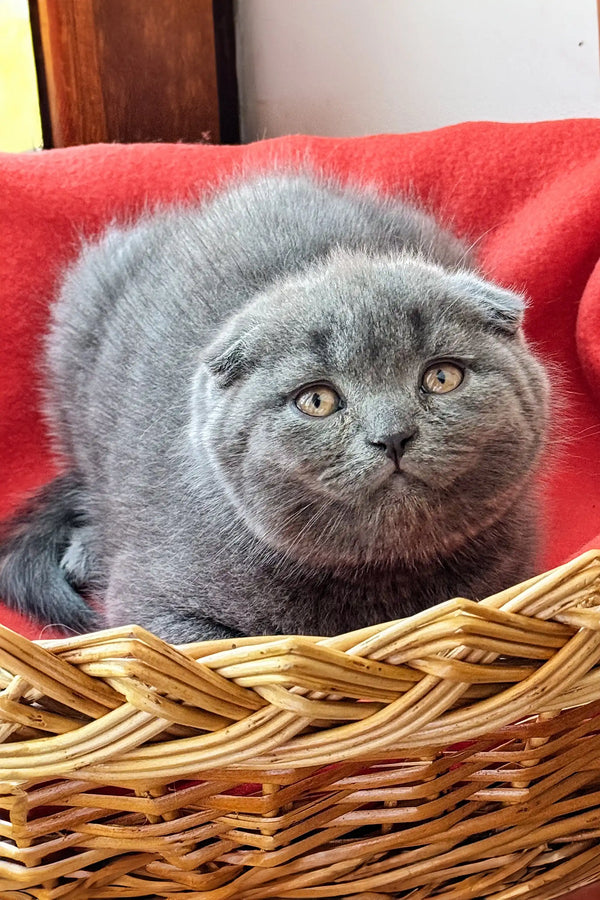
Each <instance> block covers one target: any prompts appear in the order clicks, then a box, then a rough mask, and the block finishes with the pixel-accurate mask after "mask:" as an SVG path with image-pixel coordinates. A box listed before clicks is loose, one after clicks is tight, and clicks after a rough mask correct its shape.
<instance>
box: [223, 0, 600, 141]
mask: <svg viewBox="0 0 600 900" xmlns="http://www.w3.org/2000/svg"><path fill="white" fill-rule="evenodd" d="M236 19H237V53H238V78H239V85H240V101H241V114H242V135H243V139H244V140H246V141H249V140H255V139H257V138H262V137H275V136H277V135H280V134H286V133H298V132H305V133H313V134H323V135H358V134H367V133H373V132H386V131H387V132H394V131H395V132H406V131H422V130H425V129H429V128H437V127H439V126H442V125H449V124H452V123H455V122H460V121H465V120H469V119H496V120H499V121H531V120H536V119H557V118H565V117H571V116H600V76H599V59H598V22H597V11H596V0H237V10H236Z"/></svg>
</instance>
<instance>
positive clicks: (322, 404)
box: [294, 384, 342, 418]
mask: <svg viewBox="0 0 600 900" xmlns="http://www.w3.org/2000/svg"><path fill="white" fill-rule="evenodd" d="M294 402H295V404H296V406H297V407H298V409H299V410H300V411H301V412H303V413H306V415H307V416H318V417H320V418H324V417H325V416H330V415H331V414H332V413H334V412H337V411H338V409H340V408H341V406H342V400H341V397H340V396H339V394H337V393H336V392H335V391H334V390H333V388H330V387H327V385H326V384H316V385H314V387H309V388H305V389H304V390H303V391H300V393H299V394H298V395H297V396H296V399H295V401H294Z"/></svg>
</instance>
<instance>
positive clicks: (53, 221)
mask: <svg viewBox="0 0 600 900" xmlns="http://www.w3.org/2000/svg"><path fill="white" fill-rule="evenodd" d="M274 161H277V162H282V161H285V162H289V161H291V162H297V163H303V164H305V163H307V162H308V163H314V165H316V166H318V167H319V168H323V169H325V170H326V171H327V172H331V173H335V174H336V175H338V176H342V177H346V176H348V177H351V178H352V179H353V180H356V179H359V180H361V179H362V180H368V181H373V182H376V183H378V184H379V185H381V186H382V187H383V188H384V189H385V190H387V191H392V192H398V191H403V190H407V189H408V190H409V191H410V193H411V195H412V196H413V197H416V198H418V199H420V200H422V201H424V202H425V203H426V205H427V206H428V207H429V208H431V209H432V210H433V211H437V212H440V213H441V214H442V215H443V216H444V217H445V218H446V219H449V220H450V222H451V224H452V225H453V226H454V228H455V229H456V230H457V231H458V232H459V233H463V234H467V235H469V236H470V238H471V239H472V240H474V241H477V242H478V247H479V252H480V257H481V259H482V261H483V263H484V266H485V268H486V270H487V272H488V273H489V274H490V275H491V276H493V277H494V278H496V279H498V280H499V281H501V282H503V283H504V284H506V285H508V286H512V287H515V288H517V289H520V290H524V291H525V292H526V293H527V294H528V295H529V297H530V298H531V308H530V310H529V313H528V316H527V322H526V327H527V332H528V334H529V336H530V337H531V338H532V339H533V340H534V341H535V343H536V344H537V346H538V347H539V350H540V351H541V353H542V354H543V356H544V357H545V358H546V359H549V360H552V361H555V362H556V363H557V364H558V365H559V366H560V367H561V368H562V374H561V375H560V377H557V379H556V381H557V384H558V382H559V381H561V382H562V384H561V390H562V391H563V392H564V395H565V397H566V400H567V402H566V407H565V410H564V411H563V412H561V414H560V417H559V418H560V422H559V423H558V427H557V429H556V431H555V436H554V438H553V440H552V442H551V445H552V446H551V452H550V453H549V454H548V463H547V467H546V470H547V475H548V490H547V493H548V498H547V503H546V523H545V549H544V552H543V556H542V558H541V560H540V567H542V566H543V567H547V566H550V565H553V564H556V563H559V562H560V561H562V560H564V559H565V558H567V557H569V556H571V555H573V554H574V553H575V552H576V551H577V550H578V549H579V547H580V546H581V545H583V544H588V545H593V544H594V542H596V537H595V536H596V534H597V533H598V532H600V505H599V504H600V407H599V406H598V402H599V401H600V265H597V264H598V260H599V258H600V121H599V120H574V121H563V122H542V123H538V124H528V125H501V124H495V123H467V124H464V125H458V126H453V127H451V128H444V129H440V130H438V131H433V132H426V133H421V134H407V135H382V136H374V137H366V138H350V139H331V138H314V137H300V136H297V137H286V138H281V139H277V140H273V141H264V142H261V143H257V144H252V145H249V146H246V147H212V146H204V145H198V146H190V145H185V144H176V145H169V144H143V145H127V146H119V145H95V146H88V147H76V148H70V149H67V150H54V151H46V152H43V153H28V154H0V333H1V335H2V337H1V340H0V372H1V374H2V378H1V380H0V471H1V472H2V478H1V480H0V516H3V515H6V514H7V513H9V512H10V510H11V509H12V508H13V507H14V505H15V503H16V501H17V500H18V498H19V497H20V495H21V494H22V492H23V491H25V490H27V489H31V488H35V487H36V486H37V485H39V484H41V483H42V482H44V481H45V480H47V479H48V478H50V477H51V476H52V474H53V466H52V463H51V460H50V458H49V454H48V441H47V438H46V436H45V433H44V428H43V426H42V423H41V421H40V417H39V414H38V412H37V406H38V384H39V378H38V373H37V368H36V365H37V363H36V361H37V359H38V358H39V336H40V333H41V332H42V330H43V328H44V323H45V321H46V317H47V310H48V303H49V300H50V298H51V297H52V293H53V289H54V285H55V283H56V279H57V275H58V273H59V272H60V270H61V267H62V266H63V265H64V264H65V262H67V260H70V259H71V258H72V257H73V255H74V253H75V252H76V248H77V241H78V236H79V235H80V234H81V233H84V234H86V235H91V234H95V233H97V232H98V231H99V230H100V229H101V228H102V227H103V225H104V224H105V223H106V222H107V221H108V220H109V219H112V218H115V217H117V218H123V217H129V216H132V215H135V214H136V213H138V212H139V211H140V210H142V209H143V208H144V207H146V206H148V205H150V206H152V205H153V204H155V203H156V202H157V201H169V200H172V199H174V198H178V199H184V200H190V201H191V200H193V198H194V197H197V196H199V195H201V194H202V193H203V191H205V190H206V189H207V188H208V186H211V185H214V184H215V182H218V181H222V180H226V179H227V178H228V177H229V176H230V175H231V174H232V173H233V172H236V171H240V170H241V171H252V170H253V169H256V168H257V167H265V166H269V165H271V164H272V163H273V162H274ZM554 451H556V452H554ZM0 620H1V621H3V622H5V623H6V624H9V625H11V627H13V628H17V629H18V630H20V631H22V632H23V633H25V634H28V635H30V636H37V635H38V634H39V628H38V627H37V626H35V625H31V624H30V623H27V622H24V621H23V620H21V619H20V618H19V617H18V616H16V615H14V614H11V613H9V612H7V611H5V610H2V609H1V608H0Z"/></svg>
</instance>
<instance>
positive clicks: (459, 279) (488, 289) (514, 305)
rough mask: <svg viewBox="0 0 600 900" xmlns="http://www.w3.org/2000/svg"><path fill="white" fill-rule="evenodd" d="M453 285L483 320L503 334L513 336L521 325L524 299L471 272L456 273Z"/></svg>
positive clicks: (524, 304) (453, 277)
mask: <svg viewBox="0 0 600 900" xmlns="http://www.w3.org/2000/svg"><path fill="white" fill-rule="evenodd" d="M452 280H453V283H454V285H455V286H456V287H457V288H458V289H459V291H460V293H461V294H462V295H463V296H465V295H466V296H467V297H468V298H469V299H470V300H472V301H473V303H474V304H475V305H476V307H477V310H478V311H479V312H480V313H481V315H482V316H483V318H484V320H485V321H487V322H488V323H489V325H490V326H491V327H492V328H495V329H496V330H498V331H501V332H503V333H504V334H515V333H516V332H517V331H518V330H519V328H520V327H521V325H522V324H523V316H524V314H525V307H526V303H525V298H524V297H523V296H522V295H521V294H516V293H514V291H509V290H507V289H506V288H503V287H500V286H499V285H497V284H493V283H492V282H490V281H486V280H485V279H483V278H480V277H479V276H478V275H475V274H474V273H473V272H457V273H456V274H454V275H453V276H452Z"/></svg>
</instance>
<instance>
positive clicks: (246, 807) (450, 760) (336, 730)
mask: <svg viewBox="0 0 600 900" xmlns="http://www.w3.org/2000/svg"><path fill="white" fill-rule="evenodd" d="M0 667H1V668H0V680H1V683H2V684H1V686H2V688H3V690H2V691H1V692H0V722H1V723H2V724H0V743H1V746H0V782H1V783H0V808H1V809H2V811H3V812H2V822H1V824H0V828H1V835H2V836H1V839H0V841H1V851H0V857H1V859H0V897H2V900H16V898H20V900H21V898H44V900H51V898H52V900H54V898H79V900H92V898H117V897H119V898H121V897H131V898H133V897H137V898H140V897H145V898H148V897H161V898H167V897H168V898H171V897H172V898H179V897H187V898H202V900H226V898H236V900H265V898H268V897H273V898H298V900H300V898H306V900H309V898H324V897H331V898H333V897H342V898H345V897H348V898H354V900H375V898H391V897H410V898H411V900H421V898H426V897H436V898H444V900H466V898H482V897H483V898H492V897H493V898H496V900H509V898H516V897H520V896H521V895H522V894H525V893H526V894H527V897H528V900H534V898H545V900H547V898H551V897H556V896H558V895H560V894H562V893H564V892H566V891H568V890H569V889H572V888H575V887H578V886H580V885H583V884H587V883H590V882H592V881H594V880H595V879H596V878H599V877H600V852H599V851H598V846H599V839H600V736H599V735H598V732H599V731H600V552H598V551H592V552H589V553H587V554H585V555H583V556H581V557H580V558H579V559H577V560H575V561H574V562H571V563H569V564H567V565H565V566H562V567H561V568H559V569H556V570H554V571H553V572H550V573H548V574H546V575H543V576H540V577H538V578H535V579H532V580H531V581H529V582H527V583H525V584H523V585H520V586H518V587H514V588H511V589H509V590H507V591H504V592H503V593H501V594H498V595H496V596H494V597H490V598H488V599H487V600H484V601H483V602H482V603H479V604H476V603H473V602H471V601H469V600H462V599H458V600H449V601H448V602H446V603H443V604H441V605H439V606H437V607H435V608H434V609H431V610H428V611H426V612H423V613H420V614H419V615H417V616H414V617H412V618H411V619H406V620H400V621H397V622H392V623H389V624H386V625H377V626H374V627H372V628H367V629H363V630H362V631H359V632H354V633H352V634H347V635H342V636H340V637H335V638H328V639H319V638H314V637H273V638H265V637H261V638H248V639H244V640H239V641H218V642H212V643H203V644H202V643H196V644H188V645H185V646H181V647H171V646H169V645H168V644H165V643H164V642H163V641H161V640H159V639H158V638H156V637H154V636H153V635H151V634H149V633H148V632H146V631H144V630H143V629H140V628H137V627H132V628H128V629H118V630H117V629H115V630H111V631H103V632H99V633H96V634H91V635H86V636H82V637H76V638H70V639H65V640H57V641H42V642H37V643H31V642H30V641H28V640H27V639H25V638H23V637H21V636H19V635H16V634H14V633H13V632H11V631H9V630H8V629H6V628H1V629H0Z"/></svg>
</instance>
